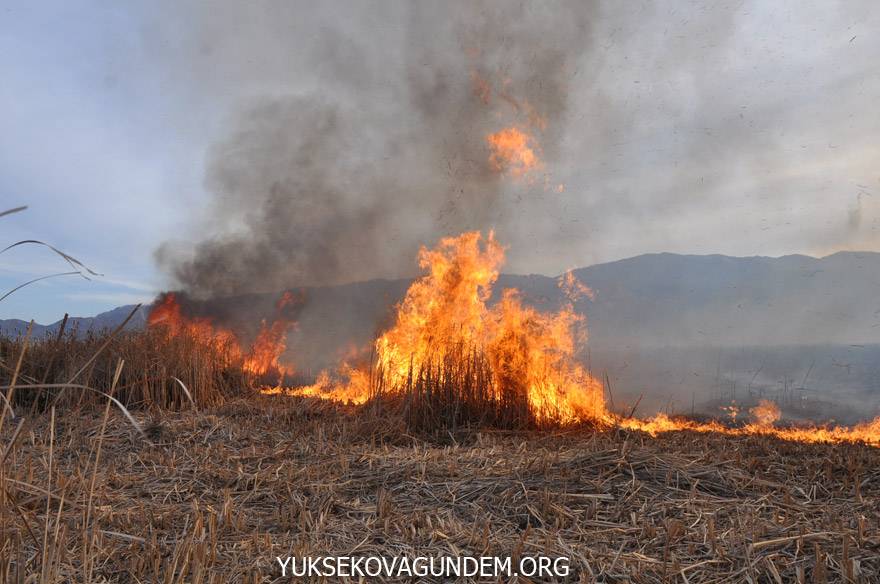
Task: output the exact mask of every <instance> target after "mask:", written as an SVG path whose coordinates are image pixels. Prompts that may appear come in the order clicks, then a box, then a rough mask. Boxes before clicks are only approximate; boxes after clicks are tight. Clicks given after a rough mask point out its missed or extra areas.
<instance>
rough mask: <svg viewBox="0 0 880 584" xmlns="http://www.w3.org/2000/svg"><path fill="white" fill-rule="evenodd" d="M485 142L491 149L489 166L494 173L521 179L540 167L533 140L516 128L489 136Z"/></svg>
mask: <svg viewBox="0 0 880 584" xmlns="http://www.w3.org/2000/svg"><path fill="white" fill-rule="evenodd" d="M486 141H487V142H488V143H489V147H490V149H491V152H490V154H489V166H490V167H491V168H492V170H494V171H495V172H499V173H502V174H503V173H508V174H510V175H512V176H514V177H521V176H523V175H525V174H528V173H529V172H531V171H533V170H535V169H537V168H539V167H540V166H541V161H540V160H539V159H538V156H537V154H535V150H536V149H537V146H536V145H535V141H534V138H533V137H532V136H531V135H530V134H528V133H527V132H525V131H523V130H522V129H520V128H518V127H516V126H511V127H509V128H504V129H503V130H499V131H498V132H495V133H494V134H489V135H488V136H486Z"/></svg>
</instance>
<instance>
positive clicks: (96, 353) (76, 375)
mask: <svg viewBox="0 0 880 584" xmlns="http://www.w3.org/2000/svg"><path fill="white" fill-rule="evenodd" d="M140 307H141V305H140V304H138V305H137V306H135V307H134V308H133V309H132V311H131V312H129V313H128V316H126V317H125V320H123V321H122V323H121V324H120V325H119V326H117V327H116V328H115V329H113V332H112V333H110V334H109V335H108V336H107V339H106V340H105V341H104V343H103V344H101V346H100V347H99V348H98V350H97V351H95V353H94V354H93V355H92V356H91V358H90V359H89V360H88V361H86V362H85V363H84V364H83V366H82V367H80V368H79V369H78V370H77V371H76V373H74V374H73V376H72V377H71V378H70V379H69V380H68V381H67V383H69V384H70V383H73V382H74V381H76V380H77V378H78V377H79V376H80V375H82V373H83V371H85V370H86V369H88V367H89V365H91V364H92V363H93V362H94V361H95V359H97V358H98V356H99V355H100V354H101V353H103V352H104V349H106V348H107V346H108V345H109V344H110V343H111V342H112V341H113V339H114V338H115V337H116V335H118V334H119V331H121V330H122V329H124V328H125V325H127V324H128V321H130V320H131V318H132V317H133V316H134V315H135V313H137V311H138V310H140ZM63 393H64V388H62V389H61V391H59V392H58V395H57V396H55V401H53V402H52V404H53V405H57V404H58V400H59V399H61V395H62V394H63Z"/></svg>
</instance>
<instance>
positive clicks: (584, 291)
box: [556, 270, 596, 302]
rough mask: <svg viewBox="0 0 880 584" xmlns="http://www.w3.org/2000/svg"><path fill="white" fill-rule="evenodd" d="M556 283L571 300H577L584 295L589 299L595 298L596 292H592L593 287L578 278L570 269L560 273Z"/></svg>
mask: <svg viewBox="0 0 880 584" xmlns="http://www.w3.org/2000/svg"><path fill="white" fill-rule="evenodd" d="M556 285H557V286H558V287H559V289H560V290H562V293H563V294H565V297H566V298H568V299H569V300H570V301H571V302H577V301H578V300H580V299H581V298H585V297H586V298H589V299H590V300H596V293H595V292H593V289H592V288H590V287H589V286H587V285H586V284H584V283H583V282H581V281H580V280H578V278H577V276H575V275H574V272H572V271H571V270H568V271H567V272H565V273H564V274H562V276H560V278H559V280H557V282H556Z"/></svg>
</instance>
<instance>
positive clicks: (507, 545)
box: [0, 232, 880, 582]
mask: <svg viewBox="0 0 880 584" xmlns="http://www.w3.org/2000/svg"><path fill="white" fill-rule="evenodd" d="M504 253H505V252H504V248H503V247H502V246H501V244H500V243H499V242H497V241H496V240H495V238H494V236H493V235H492V234H491V233H490V234H489V235H488V236H482V235H481V234H480V233H477V232H469V233H465V234H462V235H460V236H458V237H450V238H445V239H442V240H441V241H440V242H439V243H438V245H437V246H436V247H435V248H433V249H428V248H423V249H422V251H421V252H420V254H419V264H420V266H421V268H422V270H423V271H424V275H423V276H422V277H420V278H418V279H417V280H415V282H414V283H413V284H412V285H411V286H410V288H409V290H408V291H407V293H406V295H405V297H404V299H403V300H402V302H400V303H399V304H398V305H397V306H396V308H395V313H394V315H393V318H392V319H391V320H390V324H389V326H388V328H387V329H386V330H384V331H383V332H381V333H380V334H378V335H377V336H376V339H375V341H374V343H373V344H372V346H370V347H365V348H362V349H361V350H357V351H352V354H351V355H349V356H347V357H346V358H345V359H343V360H342V361H341V362H340V363H339V365H338V367H336V368H335V369H333V370H327V371H322V372H320V373H319V374H318V375H317V380H316V381H314V382H311V383H305V382H303V383H299V384H298V383H296V382H295V380H296V378H297V373H296V365H295V363H290V362H287V361H285V359H284V357H283V355H284V354H285V344H284V343H285V338H286V333H287V331H289V330H290V329H291V328H292V327H295V326H296V323H295V321H294V320H292V319H291V318H290V317H291V316H292V314H293V313H291V312H289V310H290V307H292V306H294V305H295V304H296V302H297V300H296V297H295V295H294V293H292V292H287V293H285V294H283V295H281V297H280V299H279V300H278V302H277V304H276V306H275V307H274V313H273V314H274V318H270V319H265V320H262V321H261V322H260V324H259V326H258V327H255V328H254V329H253V330H254V331H255V332H253V333H252V335H251V336H252V338H251V341H250V342H249V343H248V342H246V341H244V340H243V339H244V338H245V336H244V335H243V334H241V333H238V334H236V333H235V332H233V331H232V330H230V329H227V328H224V327H222V326H220V325H219V324H216V323H214V322H212V321H211V320H210V319H209V318H206V317H201V316H196V315H188V314H186V313H185V311H184V309H183V308H182V307H183V304H182V303H181V302H180V301H179V300H178V298H177V297H176V296H175V295H173V294H166V295H165V296H164V297H163V298H162V299H160V301H158V302H157V303H156V304H155V305H154V306H153V308H152V310H151V312H150V315H149V319H148V323H149V326H148V328H147V330H146V331H144V332H135V333H127V332H121V331H119V330H117V331H115V332H114V333H112V334H110V335H109V336H107V337H106V338H104V337H87V338H86V339H82V338H77V337H75V336H71V335H65V334H63V333H62V334H59V335H58V336H57V337H56V338H54V339H47V340H41V341H35V342H31V343H29V340H28V339H27V338H25V339H19V340H18V341H9V340H6V341H4V344H3V345H2V350H3V353H2V354H3V363H4V370H5V371H6V372H7V374H11V380H10V382H8V383H7V385H6V390H7V391H6V400H4V403H6V402H7V401H8V404H9V405H10V406H11V408H12V409H14V410H15V413H16V414H17V415H16V417H15V418H13V417H12V416H11V415H8V416H7V415H5V414H4V418H3V421H4V422H5V423H4V424H3V426H2V427H0V435H2V437H3V440H4V444H6V446H5V450H4V452H3V459H4V466H3V470H2V474H0V480H2V484H3V489H4V490H3V492H2V497H3V502H4V505H3V516H2V517H3V543H2V550H3V556H2V557H3V558H4V559H3V562H2V564H0V574H2V575H3V578H4V580H3V581H9V582H26V581H31V580H29V579H28V578H27V577H26V575H27V574H39V575H40V576H39V578H40V581H41V582H56V581H67V580H73V581H78V580H79V579H83V581H96V580H97V581H120V582H121V581H131V579H132V578H137V580H140V581H144V580H146V581H151V582H160V581H161V582H229V581H236V582H261V581H275V580H277V579H278V578H279V577H280V573H279V569H278V566H276V565H274V563H273V562H274V558H275V557H276V556H297V557H306V556H327V555H371V554H373V555H380V556H382V555H384V556H388V555H394V556H400V555H408V556H418V555H425V554H428V555H432V556H451V557H455V556H460V555H461V554H467V555H476V556H481V555H483V556H485V555H495V556H500V557H513V558H519V557H522V556H524V555H534V554H543V555H546V556H551V557H565V558H568V559H569V561H570V562H571V565H572V573H571V574H570V576H569V577H568V578H567V579H568V580H571V581H583V582H594V581H609V582H611V581H613V582H672V581H683V582H721V581H752V582H758V581H768V582H807V581H811V582H828V581H840V582H872V581H877V580H876V578H875V576H876V574H878V573H880V538H878V535H877V533H878V532H877V530H878V527H880V513H878V509H880V506H878V504H877V503H878V500H880V492H878V490H877V487H878V485H880V475H878V471H877V469H878V468H880V464H878V463H880V448H878V447H880V420H874V421H872V422H866V423H864V424H861V425H856V426H852V427H819V426H812V425H804V424H798V425H794V424H791V423H784V424H783V423H781V421H780V419H779V418H780V411H779V408H778V406H776V404H774V403H773V402H770V401H764V402H761V403H760V404H758V405H757V406H755V407H754V408H753V409H752V410H751V411H749V412H748V414H747V415H746V416H745V417H746V418H747V419H746V421H745V422H739V423H733V422H731V421H730V420H727V421H724V420H722V419H714V420H709V421H698V420H695V419H689V418H685V417H675V416H672V417H670V416H667V415H663V414H659V415H657V416H654V417H650V418H646V419H641V418H637V417H633V415H632V412H630V413H629V415H627V414H626V413H621V412H615V411H613V410H612V408H610V407H609V405H608V404H607V403H606V401H605V388H604V387H603V385H602V384H601V383H600V382H598V381H597V380H596V379H595V378H594V377H593V376H592V375H591V373H590V371H589V370H587V369H585V368H584V366H583V365H581V363H580V360H579V358H578V353H579V351H580V350H581V349H582V348H583V347H584V343H586V342H587V336H586V335H587V330H586V323H585V322H584V320H583V318H581V317H579V316H577V315H576V314H575V312H573V311H572V309H571V306H570V305H563V306H562V307H561V308H560V309H559V310H558V311H556V312H551V313H545V312H540V311H537V310H536V309H534V308H531V307H528V306H526V305H524V304H523V302H522V301H521V299H520V297H519V295H518V293H517V291H516V290H504V291H501V292H500V294H498V295H497V300H496V301H494V302H493V301H491V298H492V292H493V290H492V288H493V285H494V284H495V282H496V279H497V277H498V271H499V268H500V266H501V265H502V262H503V260H504ZM559 286H560V287H561V288H563V289H564V291H565V293H566V297H567V298H569V299H574V298H576V297H577V296H578V295H581V294H591V291H590V290H589V288H588V287H587V286H586V285H584V284H583V283H580V282H577V281H576V280H575V279H574V278H573V277H571V276H570V275H566V276H564V277H562V278H560V280H559ZM89 351H91V352H92V354H91V356H90V357H89V356H88V355H89ZM78 355H79V356H81V357H77V356H78ZM74 360H79V361H80V363H74V362H73V361H74ZM81 363H84V365H82V364H81ZM82 388H91V390H92V391H91V392H90V393H91V394H92V395H88V394H85V393H84V392H83V391H82ZM108 396H115V398H118V400H119V401H110V400H109V399H108ZM101 402H105V403H106V406H105V408H104V411H103V415H101V414H100V413H98V410H97V409H96V408H91V407H89V406H88V404H89V403H101ZM77 405H79V406H85V409H82V408H77V407H76V406H77ZM56 406H58V407H56ZM62 406H63V407H62ZM6 409H10V408H6ZM28 410H30V411H32V412H39V411H42V412H43V413H42V414H38V415H36V416H25V417H24V418H21V417H20V416H21V415H22V413H23V412H25V411H28ZM175 410H178V411H175ZM5 411H6V410H4V412H5ZM9 413H10V414H11V413H12V412H11V411H10V412H9ZM135 575H136V576H135ZM380 579H381V578H380ZM391 580H394V579H393V578H392V579H391ZM521 580H522V579H521ZM539 580H540V579H539ZM523 581H525V580H523Z"/></svg>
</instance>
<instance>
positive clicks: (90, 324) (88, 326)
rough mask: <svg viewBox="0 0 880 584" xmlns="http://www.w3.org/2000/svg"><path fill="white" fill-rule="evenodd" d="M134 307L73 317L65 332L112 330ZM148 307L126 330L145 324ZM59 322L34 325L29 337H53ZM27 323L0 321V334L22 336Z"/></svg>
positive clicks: (134, 317)
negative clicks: (95, 314)
mask: <svg viewBox="0 0 880 584" xmlns="http://www.w3.org/2000/svg"><path fill="white" fill-rule="evenodd" d="M134 308H135V305H134V304H132V305H129V306H120V307H118V308H114V309H113V310H108V311H107V312H102V313H101V314H98V315H97V316H73V317H70V318H68V319H67V325H66V330H75V331H77V332H78V333H79V334H86V333H88V332H100V331H103V330H112V329H114V328H116V327H117V326H119V325H120V324H122V322H123V321H124V320H125V319H126V317H128V315H129V314H131V311H132V310H134ZM148 314H149V307H145V306H141V307H140V308H139V309H138V311H137V312H136V313H135V315H134V316H132V318H131V320H130V321H129V322H128V324H127V325H125V328H126V330H138V329H141V328H143V327H144V326H145V325H146V324H147V315H148ZM61 322H62V321H61V320H58V321H56V322H53V323H52V324H48V325H43V324H37V323H34V326H33V327H32V329H31V336H32V337H34V338H40V337H43V336H46V335H53V334H56V333H57V332H58V328H59V327H60V326H61ZM28 324H29V322H28V321H25V320H19V319H15V318H13V319H8V320H0V334H2V335H6V336H10V337H15V336H19V335H24V334H25V333H26V332H27V328H28Z"/></svg>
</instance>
